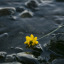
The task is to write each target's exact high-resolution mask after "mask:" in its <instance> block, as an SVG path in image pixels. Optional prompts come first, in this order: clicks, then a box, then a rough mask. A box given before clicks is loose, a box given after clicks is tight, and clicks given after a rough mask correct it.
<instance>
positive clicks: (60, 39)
mask: <svg viewBox="0 0 64 64" xmlns="http://www.w3.org/2000/svg"><path fill="white" fill-rule="evenodd" d="M48 48H49V49H50V50H51V51H53V52H55V53H57V54H58V55H59V56H64V33H59V34H56V35H55V36H54V37H53V38H52V39H51V41H50V43H49V45H48Z"/></svg>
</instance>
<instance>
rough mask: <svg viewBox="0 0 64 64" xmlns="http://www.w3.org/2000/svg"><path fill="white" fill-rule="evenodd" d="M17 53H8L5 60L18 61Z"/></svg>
mask: <svg viewBox="0 0 64 64" xmlns="http://www.w3.org/2000/svg"><path fill="white" fill-rule="evenodd" d="M15 55H16V54H11V55H7V56H6V59H5V62H13V61H16V59H15Z"/></svg>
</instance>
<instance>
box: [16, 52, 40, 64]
mask: <svg viewBox="0 0 64 64" xmlns="http://www.w3.org/2000/svg"><path fill="white" fill-rule="evenodd" d="M16 59H17V61H18V62H21V63H24V64H39V62H38V61H37V60H36V58H34V56H33V55H32V54H29V53H26V52H22V53H18V54H17V55H16Z"/></svg>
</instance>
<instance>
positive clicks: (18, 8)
mask: <svg viewBox="0 0 64 64" xmlns="http://www.w3.org/2000/svg"><path fill="white" fill-rule="evenodd" d="M24 10H25V8H24V7H16V11H17V12H23V11H24Z"/></svg>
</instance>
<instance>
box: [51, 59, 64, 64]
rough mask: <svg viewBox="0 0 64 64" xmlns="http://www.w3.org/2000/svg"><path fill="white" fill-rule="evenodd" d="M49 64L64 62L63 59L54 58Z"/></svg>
mask: <svg viewBox="0 0 64 64" xmlns="http://www.w3.org/2000/svg"><path fill="white" fill-rule="evenodd" d="M51 64H64V59H55V60H53V61H52V63H51Z"/></svg>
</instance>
